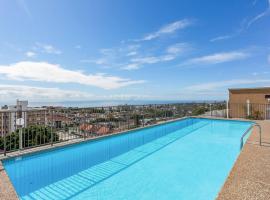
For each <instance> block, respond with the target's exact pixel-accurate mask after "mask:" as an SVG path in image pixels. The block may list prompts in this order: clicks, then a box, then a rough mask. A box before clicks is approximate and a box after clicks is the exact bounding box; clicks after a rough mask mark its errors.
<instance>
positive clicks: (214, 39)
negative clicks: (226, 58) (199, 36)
mask: <svg viewBox="0 0 270 200" xmlns="http://www.w3.org/2000/svg"><path fill="white" fill-rule="evenodd" d="M235 36H236V34H232V35H222V36H218V37H215V38H212V39H211V40H210V42H216V41H219V40H227V39H230V38H233V37H235Z"/></svg>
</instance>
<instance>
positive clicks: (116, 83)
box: [0, 61, 144, 89]
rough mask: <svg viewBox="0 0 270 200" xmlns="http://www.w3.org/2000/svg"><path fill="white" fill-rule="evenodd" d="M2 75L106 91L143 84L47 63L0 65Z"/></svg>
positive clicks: (14, 78) (139, 81)
mask: <svg viewBox="0 0 270 200" xmlns="http://www.w3.org/2000/svg"><path fill="white" fill-rule="evenodd" d="M0 74H3V75H5V76H6V78H8V79H11V80H19V81H23V80H32V81H42V82H52V83H78V84H82V85H89V86H96V87H100V88H104V89H116V88H121V87H125V86H128V85H133V84H139V83H143V82H144V81H143V80H135V81H133V80H130V79H124V78H120V77H117V76H109V75H105V74H85V73H82V72H79V71H72V70H68V69H64V68H62V67H61V66H60V65H55V64H50V63H47V62H31V61H23V62H18V63H15V64H11V65H4V66H3V65H2V66H1V65H0Z"/></svg>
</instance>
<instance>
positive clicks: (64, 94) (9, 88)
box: [0, 85, 93, 100]
mask: <svg viewBox="0 0 270 200" xmlns="http://www.w3.org/2000/svg"><path fill="white" fill-rule="evenodd" d="M92 97H93V95H92V94H89V93H84V92H79V91H72V90H61V89H59V88H43V87H33V86H25V85H0V98H1V99H5V100H7V99H10V100H12V99H13V100H14V99H30V100H40V99H44V100H46V99H47V100H59V99H77V100H80V99H87V98H88V99H90V98H92Z"/></svg>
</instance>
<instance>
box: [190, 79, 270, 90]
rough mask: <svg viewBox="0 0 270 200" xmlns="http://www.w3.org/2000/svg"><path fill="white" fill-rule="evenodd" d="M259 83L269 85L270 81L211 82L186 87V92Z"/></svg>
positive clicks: (235, 80)
mask: <svg viewBox="0 0 270 200" xmlns="http://www.w3.org/2000/svg"><path fill="white" fill-rule="evenodd" d="M259 83H269V84H270V79H257V80H256V79H255V80H252V79H234V80H226V81H218V82H209V83H203V84H196V85H191V86H188V87H186V88H185V89H186V90H192V91H203V90H215V89H219V88H224V87H229V86H239V85H249V84H259Z"/></svg>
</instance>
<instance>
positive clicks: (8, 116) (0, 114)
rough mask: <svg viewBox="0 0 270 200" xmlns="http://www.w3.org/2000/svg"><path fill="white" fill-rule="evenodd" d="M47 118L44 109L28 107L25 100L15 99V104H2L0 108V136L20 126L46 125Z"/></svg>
mask: <svg viewBox="0 0 270 200" xmlns="http://www.w3.org/2000/svg"><path fill="white" fill-rule="evenodd" d="M47 118H48V113H47V110H46V109H42V108H31V107H28V102H27V101H19V100H17V102H16V105H12V106H4V107H2V108H1V109H0V136H1V135H3V134H8V133H11V132H13V131H15V130H16V129H18V128H20V127H27V126H31V125H46V124H47Z"/></svg>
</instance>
